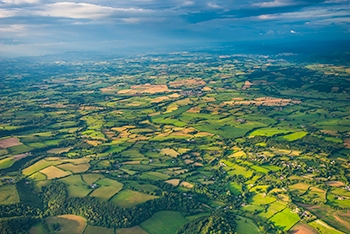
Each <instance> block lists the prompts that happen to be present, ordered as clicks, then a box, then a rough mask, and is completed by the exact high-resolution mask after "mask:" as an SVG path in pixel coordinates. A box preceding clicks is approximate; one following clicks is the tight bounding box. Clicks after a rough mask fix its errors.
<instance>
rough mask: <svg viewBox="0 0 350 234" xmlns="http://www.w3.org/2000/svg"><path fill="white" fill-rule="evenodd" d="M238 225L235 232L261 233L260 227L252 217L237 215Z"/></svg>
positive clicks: (244, 233) (245, 233)
mask: <svg viewBox="0 0 350 234" xmlns="http://www.w3.org/2000/svg"><path fill="white" fill-rule="evenodd" d="M236 223H237V227H236V230H235V232H236V233H237V234H248V233H249V234H261V232H260V231H259V229H258V227H257V226H256V225H255V224H254V222H253V221H252V220H250V219H247V218H243V217H237V218H236Z"/></svg>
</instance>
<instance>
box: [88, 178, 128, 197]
mask: <svg viewBox="0 0 350 234" xmlns="http://www.w3.org/2000/svg"><path fill="white" fill-rule="evenodd" d="M96 184H98V185H99V186H100V187H98V188H97V189H94V191H93V192H92V193H91V194H90V196H93V197H100V198H104V199H109V198H111V197H112V196H113V195H114V194H116V193H117V192H119V191H120V190H122V188H123V184H122V183H120V182H118V181H115V180H111V179H108V178H104V179H100V180H99V181H97V182H96Z"/></svg>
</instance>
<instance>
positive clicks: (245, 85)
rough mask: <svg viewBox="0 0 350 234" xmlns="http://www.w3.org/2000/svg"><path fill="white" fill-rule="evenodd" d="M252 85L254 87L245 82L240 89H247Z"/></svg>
mask: <svg viewBox="0 0 350 234" xmlns="http://www.w3.org/2000/svg"><path fill="white" fill-rule="evenodd" d="M252 85H254V84H253V83H251V82H249V81H247V80H246V81H245V83H244V86H243V87H242V89H248V88H250V86H252Z"/></svg>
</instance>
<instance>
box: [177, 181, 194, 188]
mask: <svg viewBox="0 0 350 234" xmlns="http://www.w3.org/2000/svg"><path fill="white" fill-rule="evenodd" d="M180 186H183V187H186V188H193V184H190V183H188V182H186V181H182V182H181V184H180Z"/></svg>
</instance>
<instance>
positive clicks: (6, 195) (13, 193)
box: [0, 184, 19, 205]
mask: <svg viewBox="0 0 350 234" xmlns="http://www.w3.org/2000/svg"><path fill="white" fill-rule="evenodd" d="M17 202H19V195H18V192H17V189H16V185H12V184H7V185H3V186H1V187H0V204H1V205H8V204H13V203H17Z"/></svg>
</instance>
